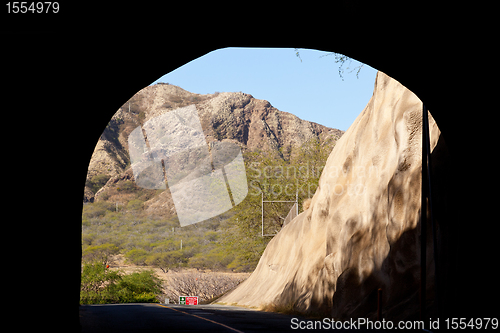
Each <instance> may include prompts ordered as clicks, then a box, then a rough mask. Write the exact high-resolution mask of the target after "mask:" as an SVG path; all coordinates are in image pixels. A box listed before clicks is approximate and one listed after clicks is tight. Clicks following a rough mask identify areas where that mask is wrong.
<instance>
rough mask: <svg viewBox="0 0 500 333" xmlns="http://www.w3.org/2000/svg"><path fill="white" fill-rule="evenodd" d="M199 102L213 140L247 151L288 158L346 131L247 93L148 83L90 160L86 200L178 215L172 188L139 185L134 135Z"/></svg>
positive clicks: (121, 110) (106, 132) (208, 135)
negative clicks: (134, 203)
mask: <svg viewBox="0 0 500 333" xmlns="http://www.w3.org/2000/svg"><path fill="white" fill-rule="evenodd" d="M189 105H195V107H196V109H197V111H198V116H199V119H200V122H201V127H202V129H203V133H204V135H205V140H206V142H207V144H210V143H211V142H213V141H230V142H233V143H236V144H238V145H239V146H240V148H241V150H242V151H243V152H246V151H263V152H266V153H270V154H272V155H273V156H275V158H281V159H287V158H289V157H290V154H293V148H294V147H299V146H300V145H302V144H304V143H305V142H307V141H308V140H311V139H313V138H317V139H319V140H320V141H322V142H323V141H326V140H331V139H333V140H337V139H338V138H340V137H341V136H342V134H343V131H341V130H338V129H333V128H328V127H325V126H322V125H320V124H317V123H313V122H309V121H305V120H302V119H300V118H298V117H296V116H294V115H293V114H290V113H287V112H283V111H280V110H278V109H276V108H275V107H273V106H272V105H271V103H269V102H268V101H265V100H259V99H255V98H254V97H253V96H252V95H249V94H245V93H242V92H235V93H231V92H223V93H215V94H206V95H200V94H195V93H191V92H188V91H186V90H184V89H182V88H180V87H177V86H175V85H170V84H165V83H160V84H156V85H153V86H148V87H146V88H144V89H142V90H141V91H139V92H138V93H137V94H135V95H134V96H133V97H132V98H131V99H130V100H128V101H127V102H126V103H124V104H123V105H122V107H120V108H119V110H118V111H117V112H116V113H115V114H114V115H113V117H112V119H111V120H110V122H109V123H108V125H107V126H106V128H105V129H104V131H103V133H102V135H101V137H100V138H99V141H98V142H97V144H96V148H95V150H94V153H93V155H92V158H91V161H90V163H89V168H88V173H87V182H86V186H85V193H84V202H94V201H109V202H115V203H118V204H119V205H128V204H130V201H131V200H133V199H134V198H136V199H137V198H138V197H140V199H141V200H142V201H143V202H144V208H145V209H146V210H155V211H156V212H157V213H158V212H159V213H161V212H162V211H163V213H164V214H167V215H169V214H173V213H174V208H173V205H172V204H171V201H170V200H171V199H169V194H168V191H155V190H145V189H138V188H137V187H135V185H134V184H133V180H134V179H133V172H132V169H131V166H130V157H129V154H128V137H129V135H130V133H131V132H132V131H133V130H134V129H136V128H137V127H138V126H142V125H144V124H145V123H146V122H147V121H148V120H150V119H152V118H155V117H158V116H160V115H162V114H164V113H166V112H170V111H173V110H176V109H179V108H181V107H185V106H189Z"/></svg>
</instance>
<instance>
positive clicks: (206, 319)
mask: <svg viewBox="0 0 500 333" xmlns="http://www.w3.org/2000/svg"><path fill="white" fill-rule="evenodd" d="M292 318H293V316H288V315H283V314H279V313H270V312H262V311H256V310H252V309H246V308H241V307H234V306H223V305H177V304H170V305H165V304H147V303H133V304H104V305H82V306H80V323H81V326H82V332H83V333H94V332H95V333H100V332H106V333H113V332H148V333H151V332H162V333H165V332H220V333H237V332H240V333H241V332H243V333H252V332H296V331H297V330H292V329H291V319H292Z"/></svg>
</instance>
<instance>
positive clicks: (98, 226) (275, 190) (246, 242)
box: [82, 139, 335, 302]
mask: <svg viewBox="0 0 500 333" xmlns="http://www.w3.org/2000/svg"><path fill="white" fill-rule="evenodd" d="M334 142H335V141H334V140H333V139H332V140H330V141H326V142H319V141H318V140H311V141H309V142H307V143H305V144H304V145H303V146H302V147H300V148H298V149H292V148H291V147H288V148H286V149H281V151H280V153H279V155H280V156H273V155H272V154H271V153H266V152H246V153H244V159H245V166H246V170H247V181H248V185H249V192H248V196H247V197H246V199H245V200H244V201H243V202H242V203H240V204H239V205H237V206H236V207H235V208H233V209H231V210H230V211H228V212H226V213H224V214H222V215H220V216H218V217H215V218H212V219H210V220H207V221H203V222H200V223H196V224H193V225H189V226H186V227H183V228H181V227H180V225H179V221H178V220H177V217H173V218H165V217H162V216H160V215H151V214H148V213H147V212H146V211H145V210H144V209H143V207H144V202H145V201H147V200H149V199H150V198H152V197H154V196H156V195H158V194H159V192H158V191H155V190H145V189H140V188H138V187H137V186H136V185H135V183H134V182H132V181H128V180H125V181H120V182H118V183H117V184H116V187H114V188H110V189H108V190H107V192H109V193H110V195H116V193H121V194H122V195H123V198H124V199H123V200H125V199H126V200H128V201H127V202H126V203H122V204H121V205H120V206H119V208H118V209H117V205H116V204H115V203H114V202H106V201H99V202H96V203H88V204H85V205H84V207H83V212H82V250H83V262H84V263H85V265H84V268H83V273H82V286H85V287H84V288H83V289H82V293H83V294H82V295H84V296H82V297H83V300H84V301H85V302H91V301H99V302H100V300H105V301H113V302H114V301H121V300H125V299H137V297H149V296H147V295H149V294H147V293H149V292H153V291H141V292H139V291H137V290H138V289H134V288H135V287H133V286H132V284H130V283H132V282H130V281H129V280H128V279H136V278H137V279H139V278H140V277H130V278H128V277H126V276H123V275H120V274H119V273H116V274H115V273H112V272H108V271H103V270H102V264H103V263H104V264H106V263H107V260H108V259H107V258H110V257H111V256H113V255H116V254H122V255H123V256H124V257H125V258H126V260H127V261H128V262H129V263H133V264H135V265H139V266H152V267H157V268H160V269H161V270H162V271H163V272H168V271H169V270H177V269H179V268H198V269H209V270H212V271H226V272H227V271H233V272H251V271H253V270H254V269H255V267H256V265H257V263H258V261H259V259H260V257H261V255H262V253H263V251H264V249H265V247H266V246H267V244H268V242H269V241H270V239H271V238H270V237H262V236H261V198H262V193H263V194H264V199H265V200H295V195H296V193H298V198H299V207H302V202H303V201H304V200H306V199H307V198H309V197H312V196H313V194H314V192H315V191H316V187H317V186H318V180H319V176H320V174H321V171H322V168H323V166H324V165H325V162H326V159H327V157H328V155H329V154H330V151H331V149H332V148H333V145H334ZM290 208H291V204H288V203H287V204H279V203H278V204H269V205H266V206H265V209H266V216H267V217H268V220H266V223H267V224H269V225H271V226H273V225H274V228H275V229H274V230H275V231H277V230H279V228H281V225H282V223H283V219H284V217H285V216H286V214H287V213H288V211H289V210H290ZM181 242H182V245H181ZM98 262H99V263H100V264H97V263H98ZM83 276H85V279H84V278H83ZM92 276H93V278H89V277H92ZM142 278H145V277H141V279H142ZM89 279H90V280H89ZM92 279H94V280H92ZM152 279H154V278H152ZM84 280H85V281H87V282H85V283H84V282H83V281H84ZM92 281H94V282H92ZM95 281H101V282H99V283H97V282H95ZM134 281H136V280H134ZM137 281H138V280H137ZM124 286H127V287H126V288H125V287H124ZM120 288H121V289H120ZM124 288H125V289H124ZM153 289H154V288H153ZM118 290H121V291H120V292H118ZM130 290H132V292H131V293H130V292H129V291H130ZM134 290H135V291H134ZM148 290H149V289H148ZM134 292H135V294H134ZM143 293H146V294H144V295H146V296H144V295H143ZM116 295H121V296H119V297H118V298H116V297H115V296H116ZM140 295H142V296H140ZM99 297H100V298H99ZM113 297H115V298H113ZM120 297H122V298H120Z"/></svg>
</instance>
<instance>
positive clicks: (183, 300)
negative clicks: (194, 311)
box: [179, 296, 198, 305]
mask: <svg viewBox="0 0 500 333" xmlns="http://www.w3.org/2000/svg"><path fill="white" fill-rule="evenodd" d="M179 304H185V305H198V296H179Z"/></svg>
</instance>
